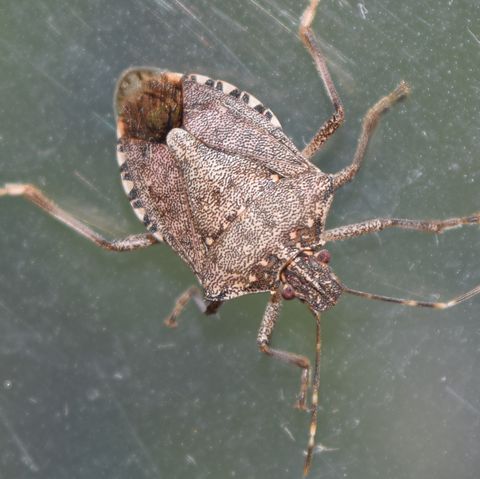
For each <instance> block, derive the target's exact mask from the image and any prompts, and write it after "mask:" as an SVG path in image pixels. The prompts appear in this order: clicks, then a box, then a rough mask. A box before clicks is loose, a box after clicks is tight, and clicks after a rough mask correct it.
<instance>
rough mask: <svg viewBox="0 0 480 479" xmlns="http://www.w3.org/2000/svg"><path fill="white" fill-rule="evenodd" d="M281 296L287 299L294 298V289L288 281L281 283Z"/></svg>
mask: <svg viewBox="0 0 480 479" xmlns="http://www.w3.org/2000/svg"><path fill="white" fill-rule="evenodd" d="M282 298H283V299H286V300H287V301H288V300H289V299H293V298H295V290H294V289H293V287H292V286H291V285H289V284H288V283H286V284H284V285H283V288H282Z"/></svg>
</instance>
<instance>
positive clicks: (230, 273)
mask: <svg viewBox="0 0 480 479" xmlns="http://www.w3.org/2000/svg"><path fill="white" fill-rule="evenodd" d="M318 3H319V0H311V1H310V4H309V6H308V7H307V8H306V10H305V11H304V13H303V15H302V17H301V21H300V29H299V36H300V39H301V40H302V42H303V44H304V45H305V47H306V48H307V50H308V52H309V53H310V55H311V57H312V59H313V61H314V64H315V67H316V69H317V71H318V73H319V75H320V77H321V78H322V81H323V84H324V86H325V88H326V91H327V93H328V96H329V98H330V100H331V103H332V106H333V110H334V112H333V114H332V116H331V117H330V118H329V119H328V120H327V121H325V123H323V124H322V125H321V127H320V128H319V129H318V131H317V132H316V134H315V135H314V136H313V138H312V139H311V141H310V142H309V143H308V144H307V146H306V147H305V148H304V149H303V150H301V151H299V150H298V149H297V148H296V147H295V145H294V144H293V143H292V142H291V141H290V140H289V139H288V138H287V136H286V135H285V134H284V132H283V130H282V127H281V125H280V122H279V120H278V119H277V117H276V116H275V115H274V114H273V113H272V111H271V110H270V109H268V108H267V107H266V106H265V105H263V104H262V103H261V102H260V101H259V100H258V99H256V98H255V97H254V96H253V95H251V94H250V93H247V92H245V91H241V90H239V89H238V88H237V87H235V86H234V85H231V84H230V83H227V82H225V81H221V80H213V79H211V78H209V77H206V76H203V75H199V74H180V73H173V72H165V71H162V70H159V69H155V68H134V69H130V70H127V71H126V72H125V73H124V74H123V75H122V76H121V78H120V80H119V81H118V85H117V90H116V93H115V109H116V115H117V137H118V148H117V153H118V154H117V158H118V162H119V165H120V172H121V179H122V184H123V187H124V189H125V192H126V193H127V196H128V199H129V200H130V203H131V205H132V207H133V209H134V212H135V214H136V215H137V216H138V218H139V219H140V220H141V221H142V222H143V224H144V225H145V227H146V229H147V232H145V233H141V234H136V235H131V236H128V237H126V238H124V239H118V240H107V239H105V238H104V237H102V236H100V235H99V234H98V233H96V232H95V231H93V230H92V229H91V228H90V227H89V226H87V225H85V224H84V223H82V222H81V221H79V220H78V219H76V218H75V217H74V216H72V215H71V214H69V213H68V212H66V211H65V210H63V209H61V208H60V207H58V206H57V205H56V204H55V203H54V202H52V201H51V200H50V199H49V198H47V197H46V196H45V194H44V193H42V192H41V191H40V190H39V189H38V188H36V187H35V186H33V185H30V184H21V183H9V184H6V185H4V186H3V187H2V188H0V196H23V197H25V198H26V199H27V200H29V201H31V202H32V203H34V204H35V205H37V206H38V207H40V208H41V209H43V210H45V211H46V212H47V213H49V214H50V215H52V216H54V217H55V218H56V219H58V220H59V221H61V222H63V223H64V224H66V225H67V226H69V227H70V228H71V229H73V230H75V231H76V232H77V233H79V234H80V235H82V236H84V237H85V238H87V239H89V240H91V241H92V242H93V243H95V244H96V245H98V246H100V247H102V248H104V249H107V250H110V251H132V250H135V249H139V248H145V247H148V246H151V245H153V244H157V243H159V242H166V243H168V244H169V245H170V246H171V247H172V248H173V249H174V250H175V251H176V253H177V254H178V255H179V256H180V257H181V258H182V259H183V260H184V261H185V262H186V263H187V264H188V265H189V266H190V268H191V269H192V271H193V273H194V274H195V275H196V277H197V279H198V281H199V282H200V284H201V286H202V288H203V298H204V299H202V295H201V292H200V290H199V288H197V287H196V286H193V287H191V288H189V289H188V290H187V291H185V293H183V294H182V295H181V296H180V297H179V298H178V300H177V302H176V304H175V307H174V308H173V311H172V313H171V314H170V316H169V317H168V318H167V319H166V320H165V323H166V324H167V325H168V326H170V327H174V326H176V325H177V317H178V316H179V314H180V313H181V311H182V310H183V308H184V307H185V305H186V304H187V302H188V301H189V300H190V299H192V298H194V299H195V300H196V301H197V303H200V305H201V306H202V309H203V311H204V312H205V313H206V314H211V313H214V312H215V311H217V309H218V308H219V307H220V305H221V304H222V303H223V302H224V301H226V300H228V299H232V298H235V297H238V296H242V295H244V294H249V293H259V292H267V291H268V292H270V294H271V295H270V299H269V301H268V304H267V308H266V310H265V313H264V316H263V319H262V321H261V324H260V328H259V331H258V335H257V343H258V347H259V348H260V351H262V352H263V353H265V354H267V355H269V356H272V357H275V358H278V359H280V360H282V361H285V362H287V363H290V364H293V365H295V366H297V367H299V368H300V370H301V381H300V393H299V395H298V400H297V402H296V406H297V407H298V408H300V409H305V410H310V411H311V421H310V430H309V438H308V447H307V454H306V459H305V464H304V474H305V475H306V474H307V473H308V471H309V469H310V465H311V460H312V455H313V452H314V449H315V436H316V427H317V411H318V392H319V391H318V390H319V379H320V376H319V364H320V349H321V331H320V314H321V312H323V311H326V310H328V309H329V308H331V307H332V306H334V305H335V304H336V303H337V301H338V300H339V297H340V296H341V295H342V294H343V293H350V294H353V295H356V296H361V297H364V298H368V299H377V300H382V301H388V302H390V303H398V304H403V305H407V306H421V307H427V308H434V309H445V308H449V307H451V306H454V305H456V304H458V303H460V302H462V301H465V300H467V299H470V298H471V297H472V296H474V295H476V294H478V293H479V292H480V285H479V286H477V287H475V288H474V289H472V290H470V291H468V292H466V293H464V294H461V295H459V296H457V297H455V298H453V299H451V300H449V301H446V302H428V301H416V300H410V299H400V298H392V297H388V296H383V295H379V294H372V293H366V292H362V291H357V290H354V289H351V288H348V287H347V286H345V285H344V284H343V283H342V282H341V281H340V280H339V278H337V276H336V275H335V274H334V273H333V271H332V270H331V268H330V267H329V261H330V253H329V252H328V250H327V249H325V246H326V245H327V244H328V243H331V242H333V241H341V240H345V239H349V238H354V237H357V236H361V235H365V234H367V233H373V232H378V231H382V230H384V229H386V228H401V229H409V230H417V231H423V232H428V233H435V234H439V233H442V232H443V231H445V230H447V229H450V228H455V227H458V226H462V225H471V224H479V222H480V214H479V213H475V214H473V215H470V216H465V217H459V218H449V219H446V220H412V219H400V218H375V219H371V220H368V221H363V222H360V223H355V224H350V225H347V226H341V227H338V228H333V229H327V228H325V224H326V219H327V215H328V212H329V209H330V206H331V204H332V201H333V197H334V194H335V192H336V191H337V190H338V189H339V188H341V187H342V186H343V185H345V184H346V183H348V182H350V181H351V180H353V178H354V177H355V175H356V174H357V172H358V170H359V168H360V166H361V164H362V160H363V158H364V156H365V151H366V148H367V145H368V142H369V140H370V138H371V135H372V133H373V131H374V129H375V127H376V126H377V124H378V122H379V120H380V117H381V115H382V114H383V113H384V112H385V111H386V110H387V109H388V108H390V107H391V106H392V105H394V104H395V103H397V102H398V101H399V100H400V99H402V98H403V97H405V96H406V95H407V94H408V93H409V87H408V85H407V84H406V83H405V82H401V83H400V84H399V85H398V86H397V87H396V88H395V89H394V90H393V91H392V92H391V93H389V94H388V95H386V96H384V97H383V98H381V99H380V100H379V101H378V102H377V103H375V105H373V106H372V107H371V108H370V110H368V112H367V114H366V115H365V117H364V119H363V123H362V130H361V133H360V137H359V139H358V143H357V147H356V151H355V154H354V157H353V161H352V163H351V164H350V165H349V166H347V167H346V168H343V169H342V170H340V171H338V172H337V173H334V174H330V173H325V172H323V171H321V170H320V169H319V168H317V167H316V166H315V165H313V163H311V161H310V160H311V158H312V157H313V156H314V155H315V154H316V153H317V152H318V151H319V150H320V149H321V148H322V146H323V145H324V144H325V142H326V141H327V140H328V139H329V138H330V137H331V136H332V135H333V134H334V133H335V131H336V130H337V129H338V128H339V127H340V125H341V124H342V123H343V121H344V109H343V106H342V102H341V100H340V98H339V96H338V93H337V91H336V89H335V86H334V84H333V81H332V78H331V76H330V73H329V71H328V68H327V64H326V61H325V58H324V56H323V54H322V52H321V51H320V49H319V47H318V45H317V42H316V39H315V36H314V34H313V31H312V29H311V24H312V21H313V19H314V16H315V12H316V9H317V7H318ZM294 298H297V299H299V300H300V301H301V302H303V303H305V304H306V305H307V306H308V307H309V309H310V311H311V312H312V314H313V316H314V318H315V321H316V337H315V342H316V349H315V364H314V368H313V380H311V379H310V375H311V374H310V372H311V365H310V361H309V360H308V358H307V357H305V356H303V355H299V354H295V353H291V352H287V351H281V350H278V349H274V348H272V347H271V345H270V344H271V337H272V333H273V330H274V327H275V324H276V322H277V319H278V317H279V313H280V309H281V305H282V300H291V299H294ZM309 387H311V400H310V404H309V405H307V393H308V391H309Z"/></svg>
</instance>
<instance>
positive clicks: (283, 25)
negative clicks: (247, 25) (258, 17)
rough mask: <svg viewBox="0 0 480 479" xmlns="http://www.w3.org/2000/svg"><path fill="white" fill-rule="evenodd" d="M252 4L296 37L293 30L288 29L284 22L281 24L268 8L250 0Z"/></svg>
mask: <svg viewBox="0 0 480 479" xmlns="http://www.w3.org/2000/svg"><path fill="white" fill-rule="evenodd" d="M250 2H251V3H253V4H254V5H255V6H256V7H257V8H258V9H259V10H261V11H262V12H263V13H265V14H266V15H268V16H269V17H270V18H271V19H272V20H273V21H274V22H275V23H278V24H279V25H280V26H281V27H282V28H284V29H285V30H286V31H287V32H288V33H291V34H292V35H295V33H294V32H293V30H291V29H290V28H288V27H287V25H285V24H284V23H283V22H281V21H280V20H279V19H278V18H277V17H276V16H275V15H272V14H271V13H270V12H269V11H268V10H267V9H266V8H264V7H262V6H261V5H259V4H258V2H256V1H255V0H250Z"/></svg>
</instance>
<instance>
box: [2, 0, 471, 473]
mask: <svg viewBox="0 0 480 479" xmlns="http://www.w3.org/2000/svg"><path fill="white" fill-rule="evenodd" d="M305 3H306V0H305V1H294V0H290V1H288V0H275V1H273V0H256V1H254V0H250V1H247V0H245V1H244V2H236V1H233V0H232V1H225V0H210V1H206V0H201V1H193V0H181V1H180V0H175V1H160V0H156V1H155V0H141V1H134V2H132V1H127V0H121V1H119V0H116V1H113V0H106V1H102V2H96V1H93V0H70V1H68V2H64V1H60V0H46V1H43V2H29V1H25V0H20V1H16V2H3V5H2V6H1V7H0V12H1V15H0V23H1V29H0V31H1V33H0V64H1V68H2V78H1V80H0V94H1V98H2V100H1V120H0V145H1V154H0V182H2V183H3V182H5V181H23V182H25V181H29V182H33V183H35V184H37V185H38V186H40V187H41V188H42V189H43V190H44V191H45V192H46V193H48V195H50V196H51V197H52V198H53V199H54V200H55V201H56V202H58V203H59V204H60V205H62V206H63V207H64V208H65V209H67V210H69V211H70V212H72V213H74V214H75V215H77V216H78V217H79V218H81V219H82V220H84V221H86V222H87V223H88V224H90V225H92V226H93V227H95V228H96V229H98V231H100V232H102V233H103V234H105V235H107V236H109V237H121V236H124V235H126V234H131V233H136V232H141V231H142V225H141V224H140V223H139V222H138V220H137V219H136V217H135V215H134V214H133V212H132V211H131V208H130V206H129V204H128V201H127V199H126V197H125V195H124V193H123V191H122V187H121V185H120V179H119V174H118V167H117V165H116V161H115V133H114V119H113V112H112V94H113V89H114V85H115V81H116V78H117V77H118V76H119V74H120V72H121V71H122V70H123V69H125V68H127V67H129V66H132V65H155V66H159V67H161V68H164V69H169V70H172V71H178V72H199V73H204V74H207V75H209V76H211V77H213V78H218V79H224V80H226V81H229V82H231V83H233V84H236V85H238V86H239V87H240V88H242V89H245V90H247V91H250V92H252V93H253V94H254V95H255V96H257V97H258V98H259V99H261V100H262V101H263V102H264V103H265V104H266V105H268V106H269V107H270V108H271V109H272V110H273V111H274V112H275V113H276V114H277V116H278V117H279V119H280V120H281V121H282V123H283V126H284V129H285V131H286V132H287V133H288V135H289V136H290V137H291V138H292V139H293V140H294V142H295V143H296V144H297V145H299V146H300V147H301V146H303V145H305V143H306V141H308V139H309V138H310V137H311V135H312V134H313V132H314V131H315V129H316V128H317V127H318V125H320V123H321V122H322V121H323V120H325V119H326V118H327V117H328V116H329V114H330V112H331V105H330V104H329V101H328V98H327V97H326V94H325V91H324V89H323V87H322V84H321V81H320V79H319V77H318V75H317V74H316V71H315V69H314V67H313V65H312V61H311V59H310V57H309V56H308V54H307V53H306V52H305V51H304V48H303V46H302V45H301V43H300V41H299V40H298V39H297V36H296V31H297V26H298V21H299V16H300V14H301V12H302V9H303V8H304V6H305ZM314 30H315V32H316V33H317V36H318V38H319V41H320V43H321V45H322V47H323V49H324V51H325V54H326V56H327V59H328V63H329V65H330V68H331V71H332V75H333V77H334V81H335V83H336V85H337V88H338V90H339V93H340V95H341V97H342V99H343V101H344V104H345V109H346V114H347V121H346V123H345V125H344V126H343V127H342V129H341V130H340V131H339V132H338V133H337V134H336V135H335V136H334V137H333V138H332V139H331V140H330V141H329V143H328V146H327V147H326V148H325V149H324V151H323V152H322V153H321V154H320V155H318V157H317V158H316V160H315V162H316V164H317V165H319V166H320V167H321V168H322V169H324V170H325V171H335V170H338V169H339V168H341V167H343V166H345V165H347V164H348V163H349V161H350V160H351V158H352V154H353V151H354V148H355V143H356V138H357V135H358V133H359V127H360V121H361V117H362V115H363V114H364V113H365V111H366V110H367V109H368V107H369V106H371V105H372V104H373V103H374V102H375V101H376V100H377V99H378V98H379V97H380V96H381V95H383V94H385V93H387V92H388V91H390V90H391V89H392V88H393V87H394V86H395V85H396V84H397V83H398V82H399V81H400V80H401V79H405V80H407V81H408V82H410V83H411V85H412V88H413V93H412V95H411V97H410V98H408V100H407V101H405V102H403V103H402V104H401V105H399V106H397V107H395V108H393V109H392V111H390V112H389V113H388V115H386V117H385V118H384V120H383V121H382V122H381V125H380V127H379V128H378V131H377V133H376V135H375V137H374V139H373V141H372V142H371V145H370V148H369V152H368V155H367V157H366V159H365V162H364V166H363V168H362V170H361V172H360V173H359V175H358V176H357V178H356V179H355V181H354V182H353V183H352V184H350V185H348V186H346V187H345V188H343V189H342V190H341V191H340V192H339V193H338V194H337V196H336V200H335V202H334V206H333V208H332V210H331V214H330V217H329V225H330V226H336V225H342V224H348V223H351V222H355V221H359V220H362V219H368V218H372V217H379V216H400V217H412V218H444V217H450V216H455V215H466V214H469V213H472V212H474V211H477V210H478V209H479V207H480V188H479V185H480V173H479V172H480V168H479V166H480V160H479V145H480V129H479V124H480V100H479V97H480V95H479V94H480V74H479V64H480V6H479V3H478V2H477V0H463V1H444V2H438V1H434V0H428V1H423V2H416V1H413V0H405V1H402V2H398V1H396V0H381V1H380V0H364V1H363V2H362V1H357V0H348V1H347V0H338V1H331V0H324V1H323V3H322V4H321V6H320V11H319V14H318V16H317V18H316V20H315V22H314ZM0 218H1V220H0V224H1V235H0V445H1V447H0V477H5V478H7V477H8V478H55V479H59V478H92V477H106V478H128V479H131V478H139V479H147V478H163V477H169V478H187V477H195V478H224V477H240V478H258V477H265V478H274V477H275V478H291V477H300V475H301V469H302V463H303V451H304V449H305V447H306V441H307V429H308V423H309V417H308V415H307V414H305V413H303V412H300V411H297V410H295V409H293V408H292V407H291V406H292V404H293V402H294V398H295V394H296V392H297V388H298V381H299V373H298V371H297V370H296V369H294V368H292V367H288V366H286V365H284V364H281V363H278V362H276V361H274V360H271V359H270V358H267V357H264V356H262V355H261V354H260V353H259V352H257V348H256V344H255V337H256V330H257V328H258V325H259V322H260V319H261V317H262V314H263V310H264V307H265V305H266V302H267V296H266V295H254V296H246V297H243V298H240V299H237V300H234V301H232V302H229V303H227V304H226V305H225V306H224V307H223V308H222V309H221V310H220V315H219V317H213V318H212V317H203V316H202V315H201V314H200V313H199V311H198V310H197V309H196V308H195V306H194V305H191V306H189V307H188V308H187V310H186V311H185V313H184V314H183V315H182V317H181V318H180V325H179V328H178V329H176V330H168V329H167V328H165V327H164V326H163V324H162V319H163V318H164V317H165V315H166V314H167V313H168V312H169V311H170V309H171V307H172V305H173V303H174V300H175V298H176V297H177V295H179V294H180V293H181V292H182V291H183V290H184V289H185V288H186V287H188V286H189V285H190V284H192V282H193V281H194V278H193V275H192V274H191V273H190V271H189V270H188V268H187V267H186V266H185V265H184V264H183V263H182V262H181V260H180V259H179V258H178V257H177V256H176V255H175V254H174V253H173V252H172V251H171V250H170V249H169V248H168V247H167V246H165V245H163V246H162V245H161V246H156V247H152V248H150V249H148V250H144V251H138V252H132V253H124V254H119V253H109V252H105V251H102V250H100V249H98V248H96V247H95V246H94V245H92V244H90V243H89V242H87V241H86V240H84V239H82V238H80V237H78V236H77V235H75V233H73V232H71V231H69V230H68V229H66V228H65V227H64V226H62V225H60V224H59V223H57V222H55V220H53V219H52V218H49V217H47V216H46V215H45V214H43V213H41V212H40V211H39V210H37V209H36V208H35V207H33V206H32V205H30V204H27V203H26V202H24V201H22V200H20V199H11V198H9V199H6V198H2V200H1V201H0ZM479 235H480V232H479V228H478V227H471V228H463V229H457V230H454V231H450V232H447V233H446V234H444V235H441V236H439V237H434V236H431V235H426V234H421V233H415V232H402V231H393V230H390V231H386V232H383V233H381V234H376V235H371V236H367V237H364V238H360V239H354V240H349V241H345V242H342V243H337V244H334V245H332V246H331V247H330V250H331V252H332V256H333V259H332V265H333V268H334V270H335V271H336V273H337V274H338V275H339V276H340V278H341V279H342V280H343V281H344V282H345V283H346V284H347V285H348V286H350V287H352V288H358V289H364V290H367V291H371V292H376V293H380V294H390V295H395V296H404V297H410V298H414V299H431V300H436V299H438V298H445V299H448V298H449V297H452V296H454V295H456V294H457V293H460V292H463V291H466V290H468V289H470V288H471V287H473V286H474V285H476V284H478V283H479V282H480V273H479V272H480V264H479V258H478V251H479V246H480V236H479ZM479 317H480V301H479V299H478V297H477V298H476V299H474V300H473V301H470V302H468V303H464V304H462V305H460V306H458V307H456V308H454V309H451V310H447V311H444V312H436V311H430V310H427V311H425V310H415V309H411V308H410V309H409V308H406V307H402V306H395V305H389V304H385V303H378V302H373V301H367V300H362V299H357V298H353V297H344V298H343V299H341V301H340V303H339V304H338V306H337V307H335V308H334V309H333V310H331V311H330V312H328V314H325V315H324V316H323V359H322V366H321V368H322V372H321V399H320V404H321V409H320V412H319V420H318V425H319V429H318V436H317V439H318V442H319V444H320V445H321V446H322V447H320V448H319V452H318V453H317V454H316V455H315V457H314V462H313V468H312V472H311V477H312V478H313V477H322V478H323V479H329V478H332V479H333V478H335V479H338V478H340V477H355V478H369V479H372V478H377V477H378V478H385V477H389V478H396V479H403V478H412V477H415V478H421V479H429V478H432V479H433V478H435V479H443V478H445V479H450V478H452V477H456V478H459V479H467V478H472V479H473V478H477V477H478V470H479V468H480V373H479V369H480V318H479ZM313 336H314V321H313V320H312V317H311V315H310V313H309V312H308V310H307V308H306V307H304V306H303V305H301V304H299V303H298V302H293V303H289V304H288V305H286V307H285V310H284V312H283V314H282V317H281V319H280V323H279V325H278V328H277V330H276V331H275V335H274V339H273V344H274V345H275V346H277V347H280V348H284V349H286V350H291V351H295V352H299V353H305V354H308V355H309V356H310V357H312V354H313V350H314V339H313Z"/></svg>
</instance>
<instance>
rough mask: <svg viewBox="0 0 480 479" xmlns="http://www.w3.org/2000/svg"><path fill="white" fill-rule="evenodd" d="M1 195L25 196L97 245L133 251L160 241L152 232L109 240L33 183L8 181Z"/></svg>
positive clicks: (2, 188)
mask: <svg viewBox="0 0 480 479" xmlns="http://www.w3.org/2000/svg"><path fill="white" fill-rule="evenodd" d="M0 196H23V197H24V198H26V199H27V200H28V201H31V202H32V203H33V204H34V205H36V206H38V207H39V208H41V209H42V210H44V211H46V212H47V213H48V214H50V215H51V216H53V217H54V218H56V219H57V220H58V221H60V222H62V223H63V224H65V225H67V226H68V227H69V228H71V229H73V230H74V231H76V232H77V233H79V234H80V235H82V236H83V237H84V238H87V239H89V240H90V241H92V242H93V243H95V244H96V245H97V246H100V247H101V248H104V249H107V250H110V251H132V250H134V249H139V248H146V247H147V246H150V245H152V244H155V243H158V240H157V239H156V238H155V237H154V236H153V235H151V234H150V233H141V234H137V235H130V236H127V237H126V238H123V239H119V240H111V241H109V240H107V239H105V238H104V237H103V236H101V235H99V234H98V233H97V232H95V231H93V230H92V229H91V228H90V227H89V226H87V225H86V224H85V223H82V222H81V221H80V220H78V219H77V218H75V217H74V216H72V215H71V214H70V213H67V212H66V211H65V210H62V209H61V208H60V207H58V206H57V205H56V204H55V203H54V202H53V201H52V200H50V199H49V198H47V197H46V196H45V195H44V194H43V193H42V192H41V191H40V190H39V189H38V188H37V187H35V186H33V185H29V184H22V183H7V184H6V185H4V186H3V187H0Z"/></svg>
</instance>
